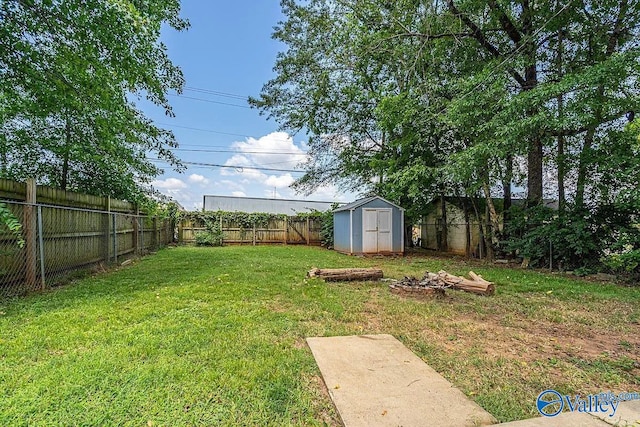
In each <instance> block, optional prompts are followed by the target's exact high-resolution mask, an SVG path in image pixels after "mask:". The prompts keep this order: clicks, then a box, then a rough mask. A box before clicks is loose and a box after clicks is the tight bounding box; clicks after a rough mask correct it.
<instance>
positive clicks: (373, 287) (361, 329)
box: [0, 246, 640, 426]
mask: <svg viewBox="0 0 640 427" xmlns="http://www.w3.org/2000/svg"><path fill="white" fill-rule="evenodd" d="M366 266H379V267H382V268H383V270H384V271H385V275H386V276H387V277H394V278H401V277H402V276H404V275H415V276H422V274H423V273H424V271H425V270H429V271H438V270H440V269H446V270H448V271H450V272H452V273H455V274H466V272H468V271H469V270H470V269H473V270H474V271H476V272H477V273H480V274H482V275H483V276H484V277H485V278H487V279H489V280H492V281H495V282H496V284H497V288H498V291H497V294H496V295H495V296H493V297H481V296H477V295H472V294H466V293H462V292H457V291H448V292H447V297H446V298H443V299H434V300H413V299H405V298H402V297H398V296H396V295H392V294H391V293H390V292H389V290H388V288H387V285H386V283H380V282H377V283H374V282H352V283H324V282H322V281H320V280H316V279H313V280H309V279H305V273H306V271H307V270H308V269H310V268H311V267H325V268H328V267H366ZM639 302H640V288H637V287H636V288H625V287H621V286H616V285H605V284H599V283H586V282H583V281H579V280H575V279H572V278H567V277H564V276H560V275H551V274H541V273H537V272H533V271H523V270H512V269H508V268H496V267H493V266H489V265H483V264H474V265H471V266H470V265H468V264H467V263H465V262H464V261H462V260H453V259H430V258H425V257H405V258H394V259H387V258H357V257H348V256H344V255H340V254H337V253H335V252H332V251H327V250H324V249H321V248H310V247H293V246H258V247H238V246H231V247H223V248H195V247H178V248H168V249H164V250H162V251H160V252H158V253H157V254H156V255H153V256H149V257H147V258H144V259H142V260H140V261H138V262H136V263H134V264H133V265H130V266H127V267H123V268H120V269H119V270H118V271H114V272H110V273H105V274H99V275H96V276H95V277H88V278H86V279H82V280H79V281H76V282H74V283H71V284H70V285H67V286H65V287H63V288H59V289H56V290H53V291H50V292H47V293H45V294H41V295H33V296H30V297H27V298H23V299H17V300H12V301H9V302H4V303H0V425H135V426H140V425H145V426H161V425H166V426H182V425H327V424H328V425H336V424H339V419H338V416H337V414H336V412H335V410H334V408H333V406H332V403H331V400H330V399H329V397H328V394H327V393H326V390H325V389H324V386H323V383H322V380H321V377H320V375H319V371H318V369H317V367H316V364H315V361H314V359H313V356H312V354H311V352H310V351H309V349H308V347H307V346H306V343H305V338H306V337H309V336H329V335H346V334H373V333H389V334H392V335H394V336H396V337H397V338H398V339H400V340H401V341H402V342H404V343H405V344H406V345H407V346H408V347H409V348H410V349H411V350H413V351H414V352H416V354H418V355H419V356H420V357H421V358H423V359H424V360H425V361H426V362H427V363H428V364H429V365H431V366H432V367H433V368H434V369H436V370H437V371H438V372H440V373H441V374H442V375H444V376H445V377H446V378H447V379H449V380H450V381H451V382H453V383H454V384H455V385H456V386H458V387H459V388H460V389H462V391H463V392H464V393H466V394H467V395H468V396H469V397H470V398H472V399H474V400H475V401H476V402H478V403H479V404H480V405H481V406H482V407H484V408H485V409H486V410H488V411H489V412H491V413H492V414H493V415H495V416H496V417H497V418H498V419H499V420H500V421H508V420H514V419H521V418H527V417H531V416H535V415H536V410H535V398H536V396H537V394H538V393H539V392H541V391H543V390H545V389H547V388H556V389H557V390H559V391H561V392H562V393H581V394H583V395H585V394H588V393H591V392H599V391H608V390H613V391H638V390H639V389H640V369H639V368H640V361H639V360H638V354H639V353H640V338H639V337H640V334H639V332H640V304H638V303H639ZM430 415H431V414H425V420H428V419H429V416H430Z"/></svg>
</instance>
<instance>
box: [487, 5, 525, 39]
mask: <svg viewBox="0 0 640 427" xmlns="http://www.w3.org/2000/svg"><path fill="white" fill-rule="evenodd" d="M489 8H490V9H491V10H492V11H494V12H496V14H497V15H498V20H499V21H500V24H501V25H502V28H503V29H504V31H505V32H506V33H507V35H508V36H509V38H510V39H511V40H512V41H513V42H514V43H515V44H516V46H518V45H519V44H520V41H521V40H522V34H520V31H518V29H517V28H516V26H515V24H514V23H513V22H512V21H511V19H509V17H508V16H507V14H506V13H505V12H504V10H502V9H501V8H500V6H498V4H497V3H496V0H489Z"/></svg>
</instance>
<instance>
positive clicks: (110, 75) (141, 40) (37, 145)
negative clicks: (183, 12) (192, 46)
mask: <svg viewBox="0 0 640 427" xmlns="http://www.w3.org/2000/svg"><path fill="white" fill-rule="evenodd" d="M179 9H180V3H179V1H178V0H154V1H150V2H149V1H133V0H132V1H117V2H116V1H110V0H89V1H79V0H71V1H56V0H50V1H37V0H20V1H18V0H9V1H3V2H1V3H0V52H2V54H0V77H1V78H2V81H3V84H2V87H1V88H0V123H1V127H0V163H1V164H0V176H2V177H6V178H12V179H24V178H27V177H31V176H32V177H35V178H37V180H38V182H39V183H42V184H48V185H53V186H55V187H58V188H62V189H70V190H78V191H84V192H88V193H91V194H97V195H110V196H112V197H117V198H122V199H127V200H131V201H141V200H143V199H145V196H146V194H148V190H147V188H146V187H145V184H146V183H148V182H150V180H151V179H153V177H155V176H157V175H158V174H159V173H160V172H161V171H160V170H159V169H158V168H157V167H156V166H155V165H154V163H152V162H151V161H150V160H149V158H148V155H149V154H151V155H153V156H155V157H158V158H160V159H163V160H166V161H168V162H169V163H170V164H171V165H173V166H174V167H179V166H180V165H179V161H178V159H177V158H175V157H174V155H173V154H172V152H171V151H170V150H169V148H171V147H175V146H176V145H177V143H176V141H175V138H174V136H173V134H172V133H171V132H168V131H165V130H163V129H160V128H158V127H156V126H155V125H154V124H153V123H152V122H151V121H150V120H149V119H148V118H146V117H145V116H144V115H143V114H142V113H141V112H140V111H139V110H138V109H137V108H136V106H135V104H134V102H133V100H134V98H135V97H138V98H140V97H145V98H147V99H148V100H150V101H151V102H153V103H155V104H156V105H158V106H160V107H161V108H164V110H165V112H166V113H167V114H169V115H170V114H172V112H171V106H170V105H169V102H168V100H167V92H168V91H169V90H176V91H180V90H181V88H182V85H183V81H184V79H183V76H182V72H181V71H180V69H179V68H178V67H176V66H175V65H173V64H172V63H171V61H170V60H169V58H168V56H167V52H166V47H165V46H164V45H163V44H162V43H161V42H160V41H159V36H160V29H161V26H162V25H163V24H164V25H168V26H169V27H171V28H173V29H175V30H178V31H181V30H184V29H186V28H187V27H188V22H187V21H185V20H183V19H181V18H180V17H179Z"/></svg>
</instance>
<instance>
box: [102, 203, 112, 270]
mask: <svg viewBox="0 0 640 427" xmlns="http://www.w3.org/2000/svg"><path fill="white" fill-rule="evenodd" d="M104 202H105V205H104V213H103V214H102V229H103V230H104V261H105V262H106V263H109V261H111V258H109V253H110V252H111V245H110V244H109V241H110V240H111V215H110V212H111V197H109V196H107V197H106V199H105V201H104Z"/></svg>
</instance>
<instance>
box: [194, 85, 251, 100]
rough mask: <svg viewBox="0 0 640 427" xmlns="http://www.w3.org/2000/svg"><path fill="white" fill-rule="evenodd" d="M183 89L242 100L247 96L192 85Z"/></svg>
mask: <svg viewBox="0 0 640 427" xmlns="http://www.w3.org/2000/svg"><path fill="white" fill-rule="evenodd" d="M184 90H187V91H190V92H198V93H206V94H208V95H214V96H221V97H224V98H231V99H241V100H243V101H246V100H247V99H248V98H249V97H248V96H245V95H237V94H235V93H229V92H220V91H217V90H211V89H203V88H199V87H193V86H186V87H185V88H184Z"/></svg>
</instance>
